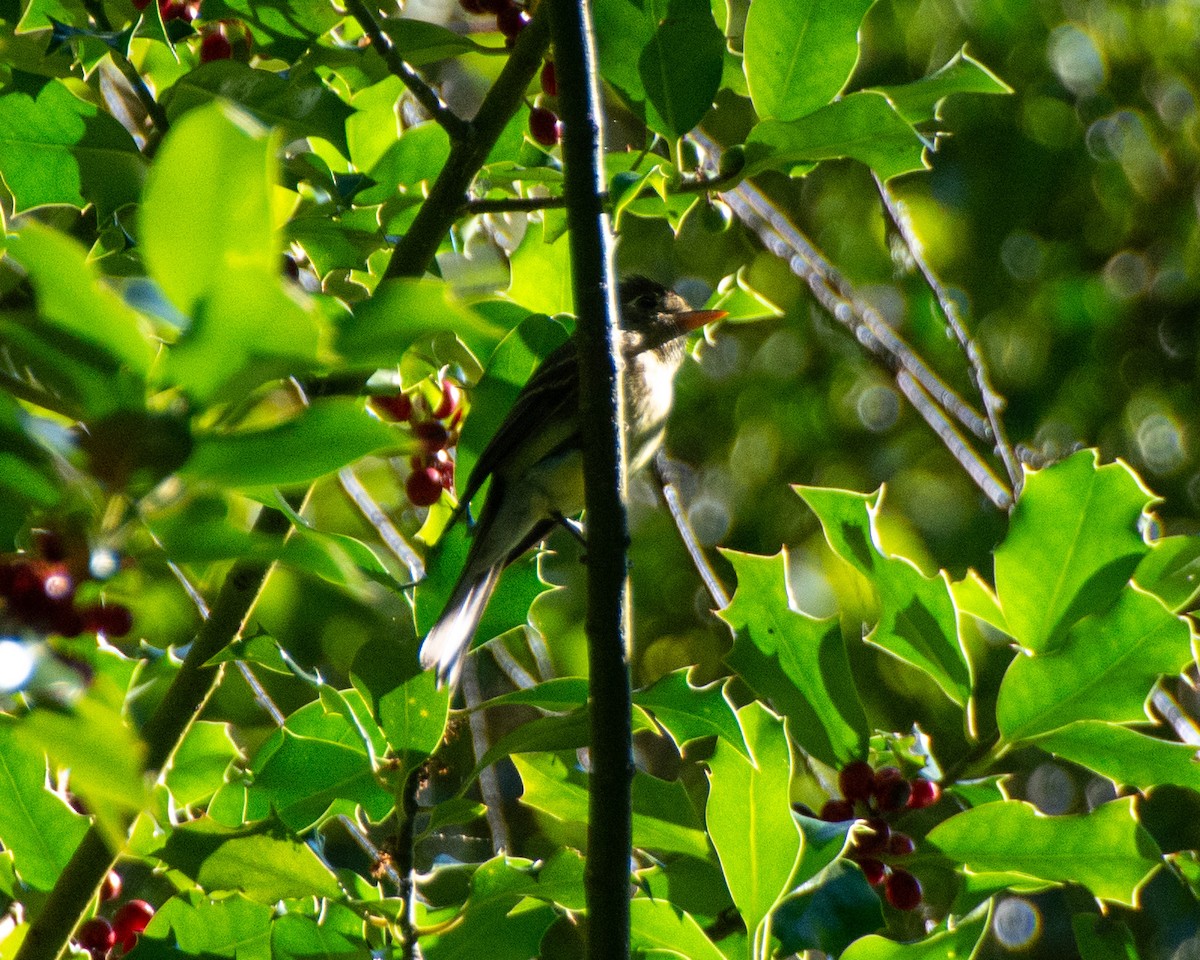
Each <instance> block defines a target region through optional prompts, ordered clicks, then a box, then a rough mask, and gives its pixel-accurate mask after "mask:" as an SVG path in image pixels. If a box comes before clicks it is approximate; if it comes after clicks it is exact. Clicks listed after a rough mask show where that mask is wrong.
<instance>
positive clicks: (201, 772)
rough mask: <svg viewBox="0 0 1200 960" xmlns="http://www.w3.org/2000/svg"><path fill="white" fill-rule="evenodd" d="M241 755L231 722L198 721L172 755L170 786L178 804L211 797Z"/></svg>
mask: <svg viewBox="0 0 1200 960" xmlns="http://www.w3.org/2000/svg"><path fill="white" fill-rule="evenodd" d="M240 756H241V752H240V751H239V750H238V748H237V744H235V743H234V742H233V738H232V737H231V736H230V729H229V725H228V724H225V723H214V722H213V721H211V720H196V721H195V722H194V723H192V725H191V726H190V727H188V731H187V734H186V735H185V736H184V738H183V743H181V744H180V745H179V747H178V748H177V749H176V750H175V753H174V754H173V755H172V757H171V766H170V768H169V769H168V770H167V789H168V790H170V791H171V798H172V799H173V800H174V802H175V804H176V805H177V806H190V805H192V804H197V803H200V802H201V801H203V800H207V799H208V798H209V797H211V796H212V795H213V794H214V793H216V792H217V790H218V789H220V788H221V786H222V785H223V784H224V783H225V771H226V770H228V769H229V765H230V764H231V763H232V762H233V761H234V760H236V759H237V758H238V757H240Z"/></svg>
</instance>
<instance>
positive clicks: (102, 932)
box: [78, 917, 117, 960]
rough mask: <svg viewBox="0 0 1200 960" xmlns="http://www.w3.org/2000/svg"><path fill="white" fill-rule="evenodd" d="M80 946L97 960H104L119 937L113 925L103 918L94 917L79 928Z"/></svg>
mask: <svg viewBox="0 0 1200 960" xmlns="http://www.w3.org/2000/svg"><path fill="white" fill-rule="evenodd" d="M78 939H79V945H80V946H81V947H83V949H84V950H86V951H88V952H89V953H90V954H91V955H92V956H93V957H96V958H97V960H102V958H103V957H104V955H105V954H106V953H108V951H109V950H111V949H112V948H113V946H114V945H115V944H116V942H117V935H116V933H115V932H114V931H113V925H112V924H111V923H109V922H108V921H107V920H105V919H104V918H103V917H92V919H91V920H89V921H87V923H85V924H84V925H83V926H82V927H80V928H79V938H78Z"/></svg>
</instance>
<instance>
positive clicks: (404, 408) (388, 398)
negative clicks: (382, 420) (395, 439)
mask: <svg viewBox="0 0 1200 960" xmlns="http://www.w3.org/2000/svg"><path fill="white" fill-rule="evenodd" d="M371 406H372V407H374V408H375V410H376V411H378V412H379V414H380V415H381V416H384V417H386V418H387V419H389V420H394V421H395V422H396V423H408V421H409V418H410V417H412V412H413V405H412V401H411V400H410V399H409V398H408V396H407V394H403V393H392V394H384V395H382V396H378V397H372V398H371Z"/></svg>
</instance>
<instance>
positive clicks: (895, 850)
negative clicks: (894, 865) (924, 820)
mask: <svg viewBox="0 0 1200 960" xmlns="http://www.w3.org/2000/svg"><path fill="white" fill-rule="evenodd" d="M915 849H917V845H916V844H915V843H913V838H912V837H910V836H909V835H908V834H907V833H893V834H892V835H891V836H890V837H888V844H887V852H888V856H889V857H907V856H909V855H910V854H911V853H912V852H913V851H914V850H915Z"/></svg>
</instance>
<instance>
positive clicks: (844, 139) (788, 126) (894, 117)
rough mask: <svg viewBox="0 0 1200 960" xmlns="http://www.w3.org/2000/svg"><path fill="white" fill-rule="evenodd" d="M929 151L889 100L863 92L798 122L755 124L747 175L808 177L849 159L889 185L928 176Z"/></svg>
mask: <svg viewBox="0 0 1200 960" xmlns="http://www.w3.org/2000/svg"><path fill="white" fill-rule="evenodd" d="M927 145H928V144H927V143H926V142H925V141H924V140H923V139H922V138H921V136H920V135H919V134H918V133H917V131H916V130H914V129H913V127H912V125H911V124H910V123H908V121H906V120H905V119H904V118H903V117H901V116H900V114H898V113H897V112H896V110H895V108H894V107H893V106H892V105H891V103H890V102H889V101H888V99H887V98H886V97H884V96H882V95H880V94H878V93H872V92H871V91H869V90H860V91H859V92H858V93H852V94H849V95H848V96H846V97H843V98H842V99H841V100H838V101H836V102H834V103H831V104H829V105H828V106H826V107H821V109H819V110H816V111H814V112H813V113H810V114H808V115H807V116H805V117H801V118H800V119H798V120H790V121H785V120H763V121H762V122H761V123H759V124H757V125H756V126H755V127H754V129H753V130H751V131H750V136H749V137H748V138H747V140H746V167H745V170H744V175H745V176H747V177H750V176H753V175H754V174H756V173H760V172H762V171H763V170H783V171H791V172H792V173H793V174H804V173H807V172H808V171H809V170H810V169H811V168H812V165H814V164H816V163H817V162H818V161H821V160H834V159H841V158H846V157H848V158H849V159H851V160H858V161H859V162H860V163H865V164H866V165H867V166H869V167H870V168H871V169H872V170H874V171H875V172H876V173H877V174H879V176H880V178H881V179H883V180H890V179H891V178H892V177H898V176H900V175H901V174H905V173H913V172H915V171H917V170H924V169H925V168H926V167H927V164H926V162H925V147H926V146H927Z"/></svg>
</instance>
